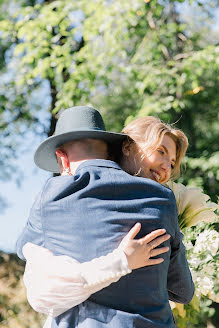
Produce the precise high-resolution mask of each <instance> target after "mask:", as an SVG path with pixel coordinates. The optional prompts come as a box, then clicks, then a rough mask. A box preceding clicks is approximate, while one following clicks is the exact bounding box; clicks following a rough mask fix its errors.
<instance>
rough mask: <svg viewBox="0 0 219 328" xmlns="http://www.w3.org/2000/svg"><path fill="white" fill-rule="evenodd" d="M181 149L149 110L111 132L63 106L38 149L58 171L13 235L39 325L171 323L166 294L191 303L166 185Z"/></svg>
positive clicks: (86, 110) (183, 143) (47, 166)
mask: <svg viewBox="0 0 219 328" xmlns="http://www.w3.org/2000/svg"><path fill="white" fill-rule="evenodd" d="M187 146H188V142H187V138H186V136H185V135H184V133H183V132H182V131H180V130H177V129H174V128H172V127H171V126H170V125H167V124H165V123H163V122H161V121H160V120H159V119H157V118H155V117H144V118H139V119H136V120H134V121H133V122H131V123H130V124H128V125H127V126H126V127H125V128H124V129H123V131H122V133H113V132H107V131H105V126H104V122H103V119H102V117H101V115H100V113H99V112H98V111H97V110H96V109H94V108H91V107H87V106H80V107H74V108H70V109H66V110H65V111H63V113H62V114H61V115H60V118H59V119H58V122H57V125H56V131H55V133H54V135H53V136H52V137H49V138H47V139H46V140H45V141H44V142H42V143H41V144H40V146H39V147H38V149H37V150H36V153H35V163H36V165H37V166H38V167H40V168H42V169H44V170H47V171H50V172H54V173H58V172H60V173H61V176H57V177H53V178H50V179H49V180H48V181H47V182H46V184H45V186H44V187H43V189H42V191H41V192H40V194H39V196H38V197H37V199H36V201H35V203H34V205H33V207H32V209H31V212H30V216H29V219H28V221H27V223H26V226H25V228H24V230H23V232H22V234H21V236H20V237H19V239H18V241H17V253H18V256H19V257H20V258H22V259H24V260H26V261H27V263H26V269H25V274H24V282H25V285H26V287H27V297H28V300H29V302H30V304H31V305H32V307H33V308H34V309H35V310H36V311H39V312H42V313H46V314H48V319H47V322H46V324H45V327H50V328H56V327H59V328H74V327H78V328H104V327H107V328H129V327H130V328H144V327H145V328H147V327H150V328H159V327H160V328H161V327H163V328H174V327H175V324H174V319H173V315H172V312H171V308H170V305H169V300H172V301H176V302H179V303H188V302H190V301H191V299H192V296H193V293H194V285H193V282H192V278H191V274H190V271H189V267H188V263H187V260H186V256H185V248H184V245H183V243H182V234H181V232H180V229H179V225H178V217H177V207H176V201H175V198H174V195H173V192H172V191H171V190H170V189H169V188H167V187H165V185H164V184H165V183H166V182H167V181H168V180H169V179H171V178H174V177H175V176H177V175H178V174H179V170H180V162H181V160H182V158H183V156H184V155H185V152H186V149H187ZM161 254H162V257H159V256H160V255H161Z"/></svg>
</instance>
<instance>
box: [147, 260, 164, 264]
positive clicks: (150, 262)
mask: <svg viewBox="0 0 219 328" xmlns="http://www.w3.org/2000/svg"><path fill="white" fill-rule="evenodd" d="M163 261H164V259H162V258H159V259H149V260H147V261H146V263H147V265H155V264H159V263H162V262H163Z"/></svg>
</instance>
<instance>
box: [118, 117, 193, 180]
mask: <svg viewBox="0 0 219 328" xmlns="http://www.w3.org/2000/svg"><path fill="white" fill-rule="evenodd" d="M122 132H123V133H125V134H127V135H128V137H129V138H130V139H129V140H130V142H133V141H134V142H135V143H136V145H137V146H139V147H140V149H141V150H142V151H143V153H144V156H145V155H146V154H147V155H150V154H151V153H153V152H154V151H155V150H156V149H157V148H158V146H159V145H160V143H161V140H162V138H163V137H164V135H166V134H167V135H168V136H170V137H171V138H172V139H173V141H174V142H175V144H176V163H175V165H174V168H173V169H172V173H171V178H172V179H174V178H176V177H178V176H179V175H180V163H181V160H182V158H183V157H184V156H185V153H186V150H187V148H188V139H187V137H186V135H185V134H184V133H183V132H182V131H181V130H179V129H175V128H174V127H172V126H171V125H170V124H167V123H164V122H162V121H161V120H160V119H159V118H156V117H153V116H147V117H140V118H137V119H136V120H134V121H132V122H131V123H129V124H128V125H127V126H125V127H124V129H123V130H122Z"/></svg>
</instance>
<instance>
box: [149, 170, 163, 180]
mask: <svg viewBox="0 0 219 328" xmlns="http://www.w3.org/2000/svg"><path fill="white" fill-rule="evenodd" d="M150 171H151V173H152V177H153V179H154V180H155V181H157V182H160V180H161V176H160V174H159V173H158V172H156V171H153V170H150Z"/></svg>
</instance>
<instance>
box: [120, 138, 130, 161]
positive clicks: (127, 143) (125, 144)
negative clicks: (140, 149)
mask: <svg viewBox="0 0 219 328" xmlns="http://www.w3.org/2000/svg"><path fill="white" fill-rule="evenodd" d="M130 149H131V143H130V141H129V140H125V141H123V144H122V153H123V155H124V156H127V157H128V156H129V155H130Z"/></svg>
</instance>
